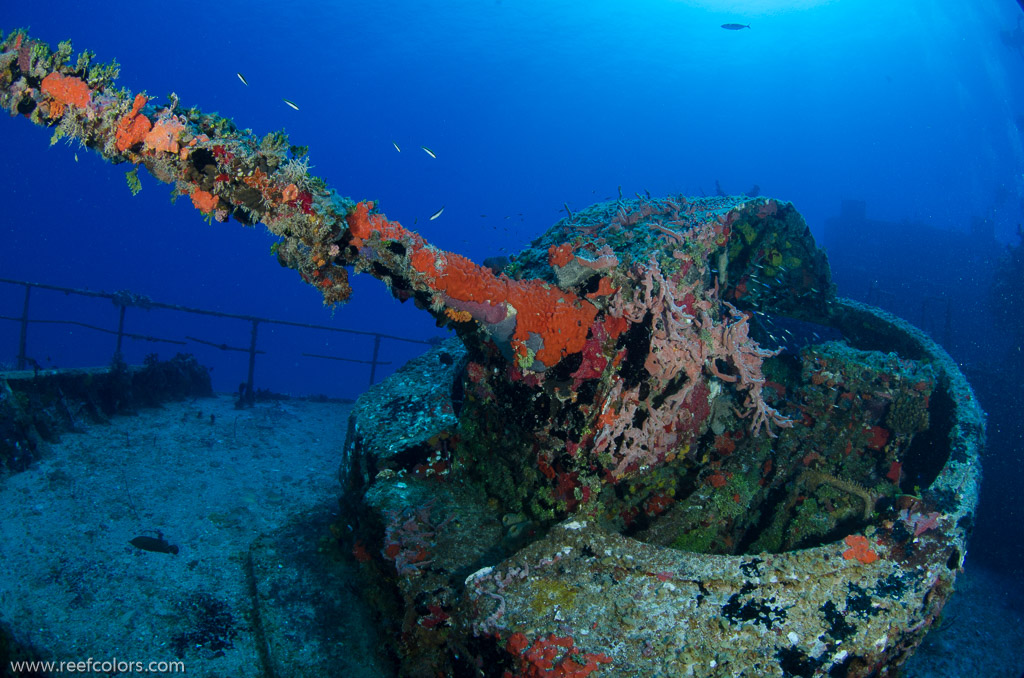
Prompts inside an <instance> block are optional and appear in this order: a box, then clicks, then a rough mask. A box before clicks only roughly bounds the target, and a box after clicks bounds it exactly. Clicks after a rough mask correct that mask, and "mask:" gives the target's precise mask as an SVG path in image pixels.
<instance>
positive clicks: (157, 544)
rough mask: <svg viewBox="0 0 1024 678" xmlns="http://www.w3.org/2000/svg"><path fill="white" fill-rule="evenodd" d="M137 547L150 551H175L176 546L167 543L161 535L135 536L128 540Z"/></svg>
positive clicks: (176, 550) (176, 549)
mask: <svg viewBox="0 0 1024 678" xmlns="http://www.w3.org/2000/svg"><path fill="white" fill-rule="evenodd" d="M128 543H129V544H131V545H132V546H134V547H135V548H137V549H142V550H143V551H152V552H153V553H177V552H178V547H177V546H175V545H174V544H171V543H168V541H167V540H166V539H164V538H163V536H162V535H161V536H160V537H146V536H142V537H136V538H135V539H132V540H131V541H130V542H128Z"/></svg>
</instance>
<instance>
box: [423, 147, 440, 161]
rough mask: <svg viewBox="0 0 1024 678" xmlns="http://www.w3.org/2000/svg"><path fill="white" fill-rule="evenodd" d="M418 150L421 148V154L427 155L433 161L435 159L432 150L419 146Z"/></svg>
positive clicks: (435, 156)
mask: <svg viewBox="0 0 1024 678" xmlns="http://www.w3.org/2000/svg"><path fill="white" fill-rule="evenodd" d="M420 148H422V149H423V152H424V153H426V154H427V155H429V156H430V157H431V158H435V159H436V158H437V155H436V154H435V153H434V152H433V151H432V150H430V149H429V148H427V147H426V146H420Z"/></svg>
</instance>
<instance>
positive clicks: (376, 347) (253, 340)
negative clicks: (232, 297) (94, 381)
mask: <svg viewBox="0 0 1024 678" xmlns="http://www.w3.org/2000/svg"><path fill="white" fill-rule="evenodd" d="M0 283H2V284H7V285H15V286H20V287H22V288H24V300H23V302H22V307H21V315H20V316H6V315H0V320H7V321H12V322H17V323H19V333H18V354H17V357H16V361H17V369H19V370H25V369H28V368H29V367H32V366H34V367H38V363H36V361H34V360H33V359H32V358H31V357H29V352H28V328H29V326H30V325H33V324H50V325H53V324H57V325H73V326H77V327H83V328H86V329H89V330H93V331H95V332H101V333H106V334H111V335H114V336H115V337H116V341H115V345H114V354H113V355H114V357H115V358H116V357H118V356H120V355H121V353H122V347H123V343H124V340H125V339H134V340H140V341H150V342H160V343H166V344H177V345H181V346H185V345H187V344H188V341H193V342H196V343H198V344H204V345H206V346H212V347H214V348H217V349H219V350H222V351H241V352H245V353H248V354H249V366H248V373H247V376H246V386H245V388H246V390H247V393H246V394H244V395H246V397H252V395H253V394H254V393H255V390H254V379H255V372H256V356H257V355H259V354H263V353H265V351H262V350H260V349H259V348H258V340H259V327H260V325H278V326H283V327H297V328H303V329H309V330H319V331H322V332H335V333H341V334H348V335H358V336H365V337H373V350H372V354H371V356H370V358H369V360H359V359H357V358H346V357H341V356H330V355H323V354H317V353H303V354H302V355H303V356H305V357H308V358H319V359H324V360H337V361H342V362H349V363H358V364H363V365H369V366H370V383H369V385H370V386H373V384H374V383H376V378H377V367H378V366H383V365H390V364H391V362H390V361H382V360H380V350H381V343H382V342H383V341H384V340H385V339H386V340H389V341H398V342H405V343H409V344H422V345H425V346H434V345H436V344H437V343H438V342H439V341H440V339H433V340H423V339H410V338H408V337H399V336H395V335H393V334H384V333H382V332H369V331H365V330H350V329H344V328H340V327H330V326H328V325H316V324H313V323H303V322H296V321H292V320H278V319H274V318H264V317H261V316H254V315H245V314H240V313H224V312H222V311H211V310H209V309H203V308H193V307H191V306H182V305H180V304H167V303H163V302H159V301H153V300H152V299H150V298H149V297H147V296H144V295H138V294H134V293H132V292H127V291H120V292H113V293H111V292H96V291H93V290H83V289H76V288H73V287H61V286H59V285H48V284H45V283H35V282H29V281H27V280H13V279H10V278H0ZM33 290H47V291H53V292H61V293H63V294H66V295H68V294H74V295H79V296H83V297H92V298H100V299H109V300H110V301H111V302H113V304H114V306H115V307H116V308H117V329H111V328H109V327H102V326H99V325H93V324H91V323H84V322H81V321H78V320H69V319H57V320H49V319H45V320H44V319H38V318H32V317H31V300H32V291H33ZM129 308H140V309H144V310H147V311H148V310H153V309H160V310H169V311H178V312H181V313H191V314H194V315H202V316H212V317H217V318H228V319H232V320H241V321H244V322H246V323H248V324H249V342H248V346H231V345H229V344H227V343H225V342H215V341H210V340H208V339H201V338H198V337H193V336H187V335H186V337H185V338H186V339H187V340H188V341H181V340H179V339H170V338H166V337H156V336H151V335H146V334H138V333H134V332H127V331H125V315H126V313H127V311H128V309H129Z"/></svg>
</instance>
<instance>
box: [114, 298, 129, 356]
mask: <svg viewBox="0 0 1024 678" xmlns="http://www.w3.org/2000/svg"><path fill="white" fill-rule="evenodd" d="M117 307H118V309H119V310H118V314H117V346H116V347H115V348H114V360H115V361H117V360H118V359H119V357H120V356H121V341H122V340H123V339H124V312H125V310H126V308H127V307H126V306H125V305H124V304H118V305H117Z"/></svg>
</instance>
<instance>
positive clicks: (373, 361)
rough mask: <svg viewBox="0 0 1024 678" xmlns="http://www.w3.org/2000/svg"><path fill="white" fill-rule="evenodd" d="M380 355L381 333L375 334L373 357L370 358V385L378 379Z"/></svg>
mask: <svg viewBox="0 0 1024 678" xmlns="http://www.w3.org/2000/svg"><path fill="white" fill-rule="evenodd" d="M378 355H380V335H379V334H375V335H373V357H372V358H370V386H373V385H374V383H376V381H377V356H378Z"/></svg>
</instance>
